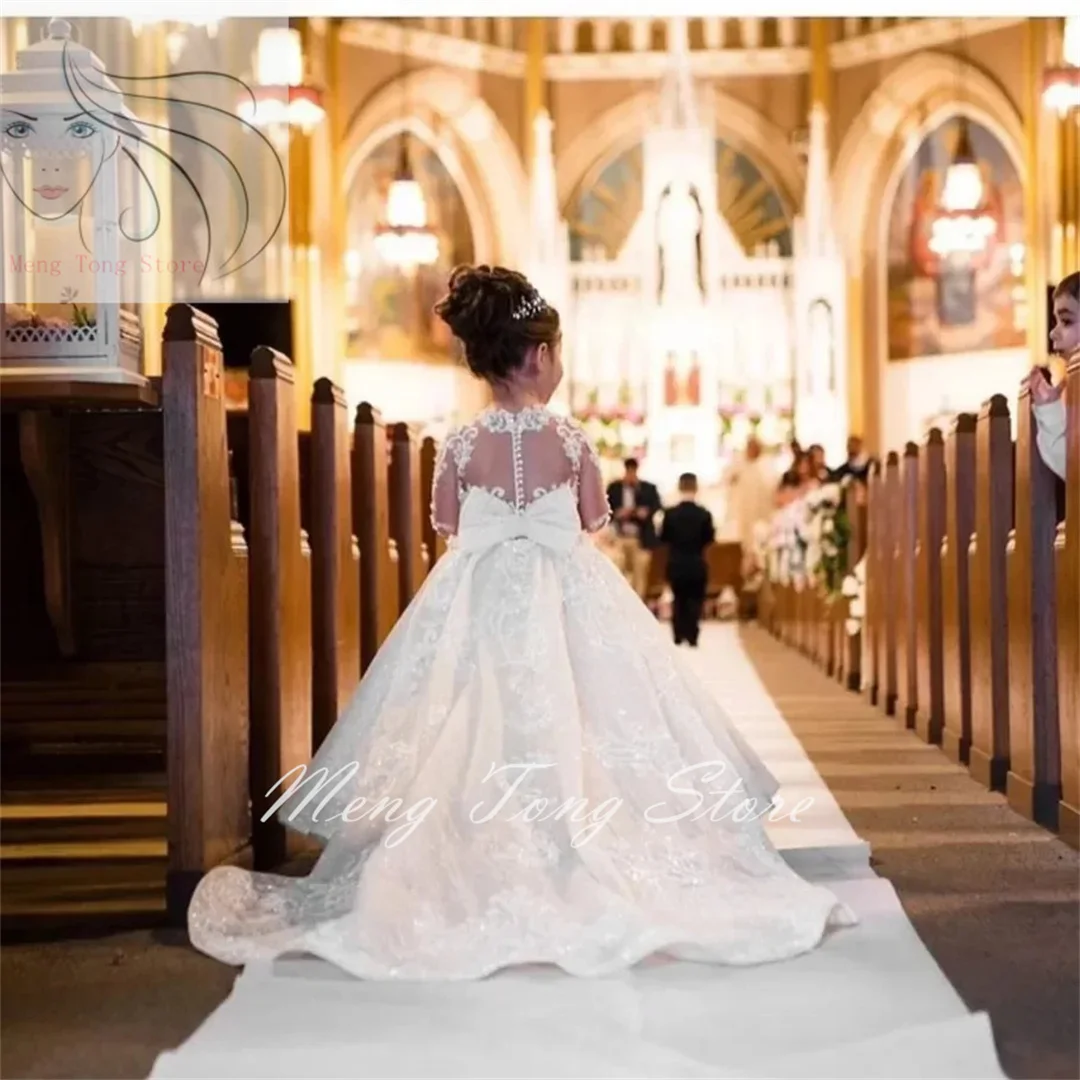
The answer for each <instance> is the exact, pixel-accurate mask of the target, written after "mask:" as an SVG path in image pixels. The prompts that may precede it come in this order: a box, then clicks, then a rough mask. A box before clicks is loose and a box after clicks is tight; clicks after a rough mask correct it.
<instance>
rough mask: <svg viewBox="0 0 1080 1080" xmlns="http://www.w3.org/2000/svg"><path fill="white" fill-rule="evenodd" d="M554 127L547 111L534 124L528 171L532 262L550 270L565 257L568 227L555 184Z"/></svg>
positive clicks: (530, 260)
mask: <svg viewBox="0 0 1080 1080" xmlns="http://www.w3.org/2000/svg"><path fill="white" fill-rule="evenodd" d="M554 130H555V125H554V124H553V123H552V121H551V116H550V115H549V114H548V112H547V110H546V109H541V110H540V111H539V112H538V113H537V114H536V118H535V119H534V120H533V159H532V163H531V168H530V170H529V204H530V205H529V211H530V212H529V220H530V223H531V225H532V235H531V237H530V245H529V262H530V263H531V264H532V265H534V266H549V265H551V264H552V263H557V262H559V261H560V260H561V258H562V256H563V254H564V253H563V251H562V250H561V240H562V238H563V236H564V235H565V233H566V225H565V224H564V222H563V221H562V220H561V218H560V217H559V196H558V191H557V190H556V180H555V153H554V149H553V147H552V134H553V132H554Z"/></svg>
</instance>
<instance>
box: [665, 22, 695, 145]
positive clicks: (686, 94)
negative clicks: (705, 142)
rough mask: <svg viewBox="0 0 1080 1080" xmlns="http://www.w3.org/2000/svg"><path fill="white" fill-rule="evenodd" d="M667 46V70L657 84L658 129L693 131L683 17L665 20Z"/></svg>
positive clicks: (687, 39)
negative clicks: (658, 104)
mask: <svg viewBox="0 0 1080 1080" xmlns="http://www.w3.org/2000/svg"><path fill="white" fill-rule="evenodd" d="M667 46H668V51H667V56H668V64H667V71H665V73H664V77H663V80H662V82H661V84H660V126H661V128H663V129H665V130H669V131H672V130H675V129H676V128H696V127H697V126H698V109H697V99H696V96H695V94H694V77H693V75H692V73H691V71H690V33H689V30H688V28H687V23H686V19H685V18H677V19H668V32H667Z"/></svg>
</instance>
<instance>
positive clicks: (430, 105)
mask: <svg viewBox="0 0 1080 1080" xmlns="http://www.w3.org/2000/svg"><path fill="white" fill-rule="evenodd" d="M403 101H408V103H409V114H408V115H407V116H406V115H403V111H402V103H403ZM402 130H408V131H410V132H411V133H412V134H413V135H415V136H416V137H417V138H419V139H422V140H423V141H424V142H425V143H426V144H427V145H428V146H430V147H431V149H432V150H434V151H435V153H436V154H437V155H438V156H439V159H440V160H441V161H442V163H443V164H444V165H445V166H446V170H447V172H449V174H450V176H451V177H452V178H453V180H454V183H455V184H456V185H457V187H458V190H459V191H460V192H461V196H462V199H463V201H464V203H465V209H466V213H467V214H468V216H469V224H470V227H471V229H472V234H473V241H474V244H475V247H476V258H477V260H478V261H480V262H484V261H487V262H500V263H507V264H509V265H515V264H516V263H517V262H518V261H519V260H520V258H521V254H522V252H521V245H522V244H523V242H524V240H525V237H524V236H523V235H522V231H521V208H522V207H523V206H527V205H528V201H529V192H528V183H527V181H526V177H525V170H524V168H523V166H522V163H521V157H520V155H519V154H518V150H517V147H516V146H515V145H514V142H513V140H512V139H511V138H510V136H509V135H508V134H507V132H506V129H505V128H504V127H503V126H502V124H501V123H500V122H499V120H498V118H497V117H496V115H495V113H494V112H493V111H492V109H491V107H490V106H489V105H488V104H487V103H486V102H485V101H484V100H483V98H482V97H481V96H480V93H479V90H478V88H477V85H476V81H475V78H473V79H470V78H469V77H468V75H467V74H465V73H461V72H457V71H450V70H448V69H445V68H432V69H428V70H423V71H414V72H409V73H407V74H406V75H404V76H401V77H400V78H397V79H394V80H393V81H392V82H390V83H388V84H387V85H386V86H385V87H383V89H381V90H380V91H379V92H378V93H376V94H375V95H374V96H373V97H372V98H371V99H370V100H369V101H368V102H367V103H365V105H364V107H363V108H362V109H361V110H360V112H359V113H358V114H357V115H356V116H355V117H354V118H353V120H352V121H351V122H350V124H349V127H348V129H347V131H346V133H345V137H344V139H343V142H342V160H343V161H344V163H345V169H344V175H343V177H342V180H341V183H342V184H343V186H344V190H345V192H348V191H349V190H350V188H351V186H352V183H353V181H354V179H355V177H356V174H357V171H358V170H359V168H360V166H361V164H362V163H363V161H364V160H365V158H366V157H367V156H368V155H369V154H370V153H371V151H372V150H373V149H374V148H375V147H377V146H378V145H379V144H380V143H382V142H383V141H384V140H385V139H386V138H388V137H390V136H391V135H393V134H395V133H396V132H400V131H402Z"/></svg>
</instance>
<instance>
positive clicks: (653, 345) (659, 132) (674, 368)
mask: <svg viewBox="0 0 1080 1080" xmlns="http://www.w3.org/2000/svg"><path fill="white" fill-rule="evenodd" d="M669 25H670V30H669V34H668V41H669V63H668V66H667V70H666V72H665V73H664V75H663V76H662V78H661V80H660V86H659V93H658V100H657V108H656V110H655V113H654V115H653V116H652V117H650V118H648V120H647V121H646V123H645V124H644V125H643V131H642V147H641V199H642V203H641V205H642V208H641V211H640V213H639V214H638V216H637V218H636V221H635V222H634V223H633V225H632V226H631V227H630V229H629V233H628V234H627V236H626V238H625V241H624V242H623V243H622V244H621V247H620V248H619V250H617V251H615V252H611V251H608V250H605V249H604V247H603V245H600V244H585V245H583V247H582V248H581V250H580V251H579V257H578V258H576V259H574V260H571V258H570V256H569V250H570V244H569V242H568V238H567V232H568V230H567V224H566V222H565V221H564V220H563V219H562V217H561V213H560V210H559V207H558V204H557V201H556V199H555V183H554V164H553V158H552V155H551V121H550V119H549V118H547V117H546V115H545V116H544V117H543V118H542V120H541V121H540V122H538V124H537V128H536V133H535V134H536V138H535V141H534V145H535V146H536V157H535V159H534V162H533V171H532V194H533V205H532V215H531V216H532V221H533V225H534V229H535V236H536V239H535V240H534V243H533V246H532V253H531V259H530V262H529V266H528V268H527V270H528V272H529V273H530V275H531V276H532V277H533V278H534V280H536V281H537V283H538V285H539V286H540V288H541V290H542V291H545V295H548V296H549V297H550V299H551V300H552V302H553V303H555V304H557V305H558V306H559V308H560V310H561V311H562V312H563V313H564V316H565V324H564V335H563V359H564V365H565V368H566V372H567V375H566V379H565V380H564V386H563V388H562V389H561V392H560V400H559V401H558V403H557V404H558V405H559V406H560V407H561V409H562V410H563V411H565V412H568V413H570V414H572V415H574V416H576V417H577V418H578V419H580V420H581V421H582V422H583V423H584V425H585V426H586V428H587V429H588V431H589V433H590V435H591V436H592V437H593V439H594V440H595V442H596V443H597V445H598V446H599V448H600V452H601V455H602V458H603V462H604V466H605V471H607V472H608V473H609V474H610V475H611V476H614V475H618V473H619V472H620V470H621V461H622V459H623V458H625V457H627V456H633V457H637V458H639V459H640V461H641V463H642V472H643V474H644V475H645V476H647V478H648V479H649V480H651V481H653V482H654V483H656V484H657V486H658V487H659V489H660V491H661V494H662V495H667V494H669V493H672V492H674V490H675V486H676V483H677V479H678V476H679V474H680V473H682V472H685V471H692V472H695V473H697V474H698V477H699V481H700V483H701V485H702V489H703V493H704V494H705V497H706V498H705V501H706V502H708V503H709V504H710V506H711V508H712V509H713V510H714V513H717V512H719V513H718V519H719V521H718V523H720V524H722V523H723V517H724V511H723V504H724V491H725V488H726V483H727V480H726V478H727V476H728V475H729V473H730V472H731V470H732V469H733V467H735V466H736V464H737V462H738V460H739V459H740V457H741V454H742V451H743V449H744V448H745V446H746V443H747V440H748V439H749V438H750V437H751V436H755V437H756V438H757V439H758V441H759V442H761V443H762V444H763V446H764V448H765V449H766V453H769V452H770V451H771V452H772V455H773V458H774V460H775V461H776V462H777V467H778V475H779V471H780V469H781V468H782V463H786V461H787V458H788V455H787V446H788V444H789V442H790V440H791V439H792V438H797V439H798V440H799V441H800V442H801V443H802V444H803V445H804V446H805V445H808V444H810V443H814V442H817V443H821V444H822V445H823V446H824V447H825V449H826V453H827V455H828V456H829V457H830V458H832V459H834V460H838V459H840V458H841V457H842V456H843V453H844V446H845V441H846V438H847V434H848V431H847V416H846V399H847V390H846V385H845V374H846V357H845V344H846V334H845V333H844V326H845V321H844V302H845V297H844V291H845V288H846V278H845V274H844V270H843V263H842V260H841V258H840V256H839V253H838V248H837V245H836V243H835V239H834V234H833V229H832V224H831V212H830V206H829V202H830V199H829V191H828V158H827V149H826V147H827V140H826V127H825V125H826V118H825V116H824V114H823V113H821V112H820V111H819V112H817V113H815V114H814V116H813V117H812V121H811V131H810V138H809V149H808V161H807V174H806V175H807V180H806V190H805V194H804V200H803V202H804V207H803V213H802V214H801V215H799V216H797V217H796V218H795V220H794V222H793V223H792V228H791V233H790V235H791V238H792V243H791V245H790V247H791V248H792V249H793V250H791V252H790V254H784V253H782V252H781V250H780V245H779V244H778V243H776V242H775V241H766V242H762V243H759V244H756V245H755V246H754V247H753V248H752V249H751V250H746V248H745V246H744V245H743V243H741V242H740V239H739V238H738V237H737V236H736V233H735V231H734V230H733V228H732V227H731V225H730V224H729V222H728V221H727V220H726V219H725V217H724V215H723V214H722V213H721V212H720V209H719V207H718V201H719V200H718V183H717V131H718V125H717V124H716V122H715V118H714V117H713V116H712V115H711V111H710V109H709V107H708V106H707V104H706V103H705V99H704V96H699V94H698V93H697V90H696V88H695V86H694V81H693V78H692V76H691V73H690V66H689V47H688V41H687V27H686V20H685V19H681V18H676V19H671V20H669ZM720 126H721V127H722V125H720Z"/></svg>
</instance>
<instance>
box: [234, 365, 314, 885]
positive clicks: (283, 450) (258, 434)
mask: <svg viewBox="0 0 1080 1080" xmlns="http://www.w3.org/2000/svg"><path fill="white" fill-rule="evenodd" d="M248 408H249V412H248V438H249V469H250V488H251V528H250V532H249V535H248V548H249V550H250V559H251V575H250V588H251V591H250V598H249V611H250V615H251V619H250V625H251V630H250V641H251V646H250V649H251V652H250V670H251V682H250V694H251V746H250V758H251V800H252V812H253V815H254V816H255V819H256V820H255V823H254V826H253V845H254V850H255V863H256V866H260V867H267V868H269V867H273V866H275V865H276V864H278V863H279V862H280V861H281V860H283V859H284V858H285V857H286V855H287V843H286V838H287V833H286V829H285V826H284V825H283V824H281V823H280V822H279V821H277V820H275V819H270V820H267V821H262V820H260V819H261V818H262V816H263V815H264V814H265V812H266V811H267V810H268V808H269V807H270V806H271V805H273V803H274V802H276V801H277V800H278V798H279V797H280V795H281V793H282V791H283V790H284V789H285V788H287V787H288V782H286V783H285V784H283V785H279V781H281V780H282V778H283V777H284V776H285V775H286V774H287V773H289V772H290V770H292V769H295V768H297V766H302V765H306V764H307V763H308V762H309V761H310V759H311V745H312V741H311V701H312V693H311V656H312V653H311V566H310V557H311V551H310V548H309V546H308V541H307V536H306V534H304V532H303V530H302V529H301V526H300V466H299V444H298V438H297V419H296V391H295V385H294V376H293V366H292V363H291V362H290V361H289V360H288V359H287V358H286V357H284V356H282V355H281V354H280V353H278V352H275V351H274V350H273V349H269V348H265V347H260V348H257V349H256V350H255V351H254V352H253V353H252V357H251V387H250V399H249V406H248ZM297 776H298V774H294V777H297Z"/></svg>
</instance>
